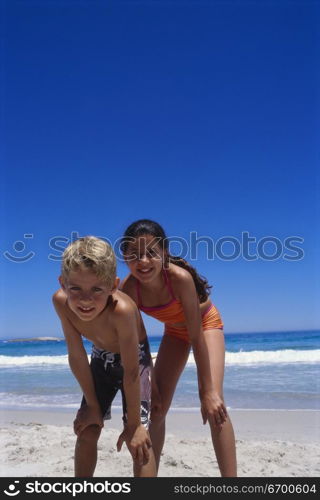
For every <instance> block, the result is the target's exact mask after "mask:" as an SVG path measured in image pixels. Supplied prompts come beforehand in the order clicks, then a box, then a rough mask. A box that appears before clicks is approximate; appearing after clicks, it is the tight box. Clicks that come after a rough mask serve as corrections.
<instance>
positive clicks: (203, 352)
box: [179, 272, 227, 425]
mask: <svg viewBox="0 0 320 500" xmlns="http://www.w3.org/2000/svg"><path fill="white" fill-rule="evenodd" d="M179 278H180V279H179V297H180V300H181V303H182V306H183V310H184V314H185V321H186V325H187V329H188V333H189V336H190V340H191V345H192V349H193V354H194V358H195V362H196V365H197V375H198V386H199V397H200V400H201V412H202V416H203V423H206V421H207V420H208V419H209V420H211V419H212V421H213V424H214V425H219V423H223V421H224V420H225V419H226V415H227V411H226V408H225V406H224V402H223V400H222V398H221V396H220V395H219V394H218V393H217V392H216V391H215V390H214V385H213V377H212V374H211V369H210V357H209V352H208V347H207V344H206V342H205V338H204V335H203V331H202V325H201V312H200V305H199V299H198V295H197V292H196V288H195V285H194V281H193V278H192V276H191V275H190V273H188V272H186V273H181V276H180V277H179ZM218 385H219V384H218Z"/></svg>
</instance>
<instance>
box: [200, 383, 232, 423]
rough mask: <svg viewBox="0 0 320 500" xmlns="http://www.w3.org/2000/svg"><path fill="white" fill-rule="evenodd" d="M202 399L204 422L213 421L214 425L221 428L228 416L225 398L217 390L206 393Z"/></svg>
mask: <svg viewBox="0 0 320 500" xmlns="http://www.w3.org/2000/svg"><path fill="white" fill-rule="evenodd" d="M200 399H201V414H202V419H203V423H204V424H206V423H207V420H208V421H209V423H212V425H213V427H216V428H219V429H220V430H221V428H222V425H223V424H224V422H225V421H226V420H227V418H228V412H227V409H226V407H225V405H224V402H223V399H222V398H221V397H220V395H219V394H218V393H217V392H212V393H207V394H204V395H203V396H201V397H200Z"/></svg>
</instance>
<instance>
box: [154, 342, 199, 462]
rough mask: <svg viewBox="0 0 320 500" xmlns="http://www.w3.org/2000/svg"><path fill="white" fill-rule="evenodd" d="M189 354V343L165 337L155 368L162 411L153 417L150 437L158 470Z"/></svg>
mask: <svg viewBox="0 0 320 500" xmlns="http://www.w3.org/2000/svg"><path fill="white" fill-rule="evenodd" d="M189 352H190V345H189V344H188V343H187V342H184V341H183V340H180V339H177V338H175V337H170V336H169V335H164V337H163V339H162V342H161V345H160V348H159V352H158V356H157V360H156V363H155V366H154V376H155V379H156V383H157V386H158V390H159V393H160V398H161V410H160V411H159V412H158V413H157V414H156V415H152V417H151V425H150V436H151V441H152V447H153V452H154V456H155V459H156V464H157V469H158V468H159V463H160V456H161V451H162V448H163V444H164V439H165V421H166V415H167V412H168V410H169V408H170V405H171V401H172V398H173V394H174V391H175V388H176V385H177V382H178V380H179V377H180V375H181V372H182V370H183V368H184V367H185V364H186V362H187V359H188V356H189Z"/></svg>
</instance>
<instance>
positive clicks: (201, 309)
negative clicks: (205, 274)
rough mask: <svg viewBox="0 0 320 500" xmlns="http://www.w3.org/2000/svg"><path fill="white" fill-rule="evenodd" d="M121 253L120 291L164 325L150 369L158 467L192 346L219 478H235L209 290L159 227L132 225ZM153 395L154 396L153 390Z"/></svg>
mask: <svg viewBox="0 0 320 500" xmlns="http://www.w3.org/2000/svg"><path fill="white" fill-rule="evenodd" d="M121 249H122V252H123V254H124V257H125V260H126V262H127V265H128V266H129V269H130V274H129V275H128V276H127V277H126V278H125V279H124V281H123V283H122V286H121V289H122V291H124V292H125V293H127V294H128V295H129V296H130V297H131V298H132V299H133V300H134V301H135V302H136V304H137V305H138V307H139V309H140V310H141V311H143V312H144V313H146V314H148V315H150V316H152V317H154V318H156V319H158V320H159V321H162V322H163V323H164V324H165V331H164V336H163V339H162V341H161V345H160V348H159V352H158V355H157V359H156V362H155V366H154V378H155V383H156V386H157V389H155V388H153V403H152V404H153V411H152V416H151V426H150V435H151V440H152V445H153V450H154V454H155V458H156V462H157V467H159V462H160V454H161V451H162V448H163V444H164V438H165V418H166V414H167V412H168V410H169V408H170V404H171V401H172V398H173V395H174V391H175V388H176V385H177V382H178V380H179V377H180V375H181V373H182V370H183V369H184V366H185V364H186V362H187V359H188V356H189V352H190V347H191V346H192V349H193V354H194V358H195V362H196V365H197V374H198V387H199V397H200V402H201V413H202V418H203V423H204V424H205V423H206V422H207V421H208V422H209V424H210V428H211V436H212V443H213V446H214V450H215V453H216V457H217V461H218V465H219V468H220V473H221V475H222V476H225V477H226V476H236V452H235V439H234V432H233V428H232V424H231V421H230V418H229V417H228V414H227V410H226V407H225V404H224V400H223V376H224V356H225V347H224V335H223V323H222V321H221V318H220V315H219V312H218V311H217V309H216V308H215V307H214V305H213V304H212V302H211V301H210V299H209V293H210V288H211V287H210V286H209V285H208V282H207V280H206V279H204V278H201V277H200V276H199V275H198V273H197V271H196V270H195V269H194V268H193V267H191V266H190V265H189V264H188V263H187V262H186V261H185V260H184V259H181V258H179V257H173V256H171V255H170V254H169V252H168V239H167V238H166V235H165V233H164V230H163V229H162V227H161V226H160V225H159V224H157V223H156V222H153V221H151V220H148V219H142V220H138V221H136V222H134V223H132V224H131V225H130V226H129V227H128V228H127V230H126V231H125V234H124V236H123V239H122V243H121ZM157 391H158V392H157Z"/></svg>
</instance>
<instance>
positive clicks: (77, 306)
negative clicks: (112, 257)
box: [60, 268, 114, 321]
mask: <svg viewBox="0 0 320 500" xmlns="http://www.w3.org/2000/svg"><path fill="white" fill-rule="evenodd" d="M60 283H61V286H62V288H63V290H64V292H65V293H66V295H67V299H68V305H69V307H70V309H71V310H72V311H73V312H74V313H75V314H76V315H77V316H78V318H80V319H82V320H83V321H91V320H92V319H94V318H95V317H97V316H98V315H99V314H100V313H101V312H102V311H103V310H104V309H105V307H106V304H107V300H108V297H109V295H110V294H111V293H112V291H114V288H111V287H110V286H108V285H107V284H106V283H105V282H104V281H101V279H99V278H98V277H97V276H96V274H95V273H94V272H92V271H91V270H90V269H87V268H79V269H77V270H76V271H71V272H70V273H69V275H68V277H67V278H63V277H62V278H60Z"/></svg>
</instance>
